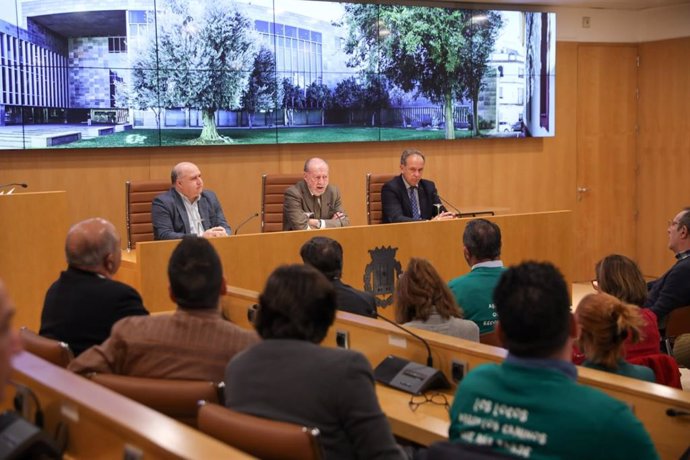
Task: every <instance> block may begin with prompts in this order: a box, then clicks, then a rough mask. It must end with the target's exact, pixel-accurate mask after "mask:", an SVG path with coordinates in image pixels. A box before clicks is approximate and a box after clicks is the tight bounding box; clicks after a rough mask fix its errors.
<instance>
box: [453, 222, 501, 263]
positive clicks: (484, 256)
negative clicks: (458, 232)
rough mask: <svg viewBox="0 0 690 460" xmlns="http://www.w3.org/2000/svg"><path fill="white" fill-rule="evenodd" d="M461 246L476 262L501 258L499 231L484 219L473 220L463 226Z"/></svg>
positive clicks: (496, 226) (493, 224)
mask: <svg viewBox="0 0 690 460" xmlns="http://www.w3.org/2000/svg"><path fill="white" fill-rule="evenodd" d="M462 244H463V245H464V246H465V247H466V248H467V250H468V251H469V252H470V254H472V255H473V256H474V257H475V258H476V259H477V260H493V259H498V258H499V257H501V229H500V228H499V226H498V225H496V224H495V223H493V222H491V221H489V220H486V219H473V220H471V221H469V222H468V223H467V225H466V226H465V231H464V232H463V235H462Z"/></svg>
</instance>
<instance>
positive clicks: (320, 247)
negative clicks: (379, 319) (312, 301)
mask: <svg viewBox="0 0 690 460" xmlns="http://www.w3.org/2000/svg"><path fill="white" fill-rule="evenodd" d="M300 256H302V261H303V262H304V263H305V264H309V265H311V266H312V267H315V268H316V269H317V270H319V271H320V272H321V273H323V274H324V275H325V276H326V278H328V279H329V280H330V281H331V284H333V287H334V288H335V302H336V303H335V304H336V305H337V307H338V310H342V311H346V312H349V313H356V314H358V315H364V316H371V317H372V318H376V299H374V296H373V295H372V294H370V293H368V292H364V291H358V290H357V289H355V288H353V287H352V286H349V285H347V284H345V283H343V282H342V281H341V280H340V277H341V276H342V274H343V247H342V246H341V245H340V243H338V242H337V241H336V240H334V239H331V238H327V237H325V236H316V237H314V238H312V239H310V240H309V241H307V242H306V243H304V244H303V245H302V249H300Z"/></svg>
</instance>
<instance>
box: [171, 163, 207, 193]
mask: <svg viewBox="0 0 690 460" xmlns="http://www.w3.org/2000/svg"><path fill="white" fill-rule="evenodd" d="M170 180H171V182H172V185H173V187H175V190H177V191H178V192H180V193H181V194H182V195H184V196H186V197H187V198H188V199H189V200H190V201H194V200H195V199H196V198H197V197H198V196H199V195H201V192H202V191H203V189H204V181H203V180H202V179H201V171H200V170H199V168H198V167H197V165H195V164H194V163H190V162H188V161H183V162H182V163H178V164H176V165H175V167H174V168H173V169H172V171H171V172H170Z"/></svg>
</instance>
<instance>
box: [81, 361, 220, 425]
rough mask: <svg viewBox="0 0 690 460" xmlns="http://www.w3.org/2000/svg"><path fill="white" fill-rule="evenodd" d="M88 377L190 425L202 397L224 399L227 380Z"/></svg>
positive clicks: (216, 399) (194, 422)
mask: <svg viewBox="0 0 690 460" xmlns="http://www.w3.org/2000/svg"><path fill="white" fill-rule="evenodd" d="M88 377H89V378H90V379H91V380H92V381H94V382H96V383H98V384H100V385H103V386H104V387H107V388H110V389H111V390H113V391H115V392H116V393H120V394H121V395H123V396H126V397H128V398H129V399H133V400H134V401H137V402H139V403H141V404H143V405H145V406H148V407H150V408H151V409H154V410H156V411H158V412H161V413H163V414H165V415H167V416H169V417H172V418H174V419H176V420H179V421H180V422H183V423H186V424H187V425H190V426H196V414H197V406H198V403H199V401H213V402H218V401H222V400H223V399H224V398H223V395H222V392H223V389H224V384H223V383H220V384H217V383H215V382H209V381H205V380H174V379H151V378H145V377H132V376H129V375H116V374H98V373H93V374H89V375H88Z"/></svg>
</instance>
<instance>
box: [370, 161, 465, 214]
mask: <svg viewBox="0 0 690 460" xmlns="http://www.w3.org/2000/svg"><path fill="white" fill-rule="evenodd" d="M425 161H426V160H425V158H424V155H423V154H422V152H420V151H419V150H416V149H407V150H405V151H404V152H403V153H402V155H401V156H400V175H399V176H397V177H395V178H394V179H393V180H391V181H389V182H386V183H385V184H383V188H382V189H381V208H382V213H383V223H384V224H390V223H395V222H413V221H417V220H431V219H434V220H445V219H453V218H454V217H455V215H454V214H453V213H450V212H447V211H446V208H444V207H443V204H442V203H441V197H440V196H439V195H438V192H437V191H436V184H434V183H433V182H432V181H430V180H426V179H422V173H423V172H424V163H425Z"/></svg>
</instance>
